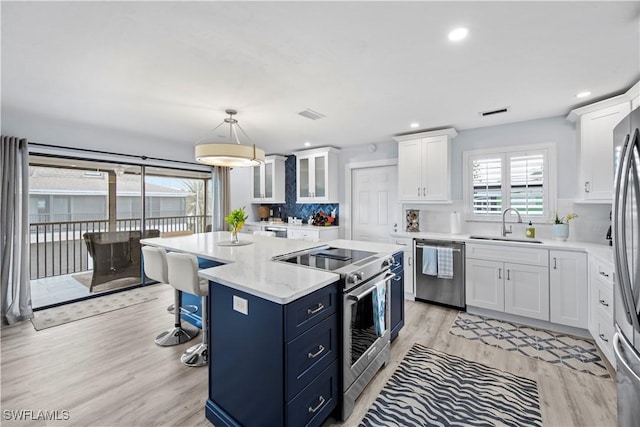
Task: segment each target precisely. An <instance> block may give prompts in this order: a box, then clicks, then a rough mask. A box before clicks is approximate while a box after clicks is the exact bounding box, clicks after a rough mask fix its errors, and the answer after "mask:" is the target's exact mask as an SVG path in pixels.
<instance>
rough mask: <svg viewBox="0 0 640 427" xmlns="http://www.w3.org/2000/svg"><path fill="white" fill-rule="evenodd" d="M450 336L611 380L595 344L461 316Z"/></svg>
mask: <svg viewBox="0 0 640 427" xmlns="http://www.w3.org/2000/svg"><path fill="white" fill-rule="evenodd" d="M449 333H450V334H452V335H457V336H460V337H464V338H467V339H469V340H474V341H480V342H482V343H484V344H487V345H490V346H492V347H499V348H501V349H503V350H507V351H512V352H515V353H519V354H522V355H524V356H527V357H530V358H532V359H537V360H543V361H545V362H547V363H552V364H554V365H557V366H562V367H565V368H569V369H573V370H575V371H579V372H585V373H588V374H591V375H595V376H597V377H600V378H611V376H610V375H609V371H608V370H607V366H606V364H605V362H603V360H602V358H601V357H600V354H599V353H598V349H597V348H596V345H595V343H594V342H593V340H589V339H586V338H579V337H574V336H572V335H567V334H563V333H560V332H554V331H548V330H546V329H538V328H533V327H530V326H524V325H518V324H516V323H510V322H506V321H503V320H497V319H491V318H488V317H483V316H478V315H475V314H470V313H465V312H463V311H461V312H459V313H458V315H457V316H456V319H455V320H454V321H453V324H452V325H451V329H449Z"/></svg>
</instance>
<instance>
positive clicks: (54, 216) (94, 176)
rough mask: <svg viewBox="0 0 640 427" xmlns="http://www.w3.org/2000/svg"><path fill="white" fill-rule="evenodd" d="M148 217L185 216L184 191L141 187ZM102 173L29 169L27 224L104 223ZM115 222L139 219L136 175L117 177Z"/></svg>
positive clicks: (105, 188) (105, 196)
mask: <svg viewBox="0 0 640 427" xmlns="http://www.w3.org/2000/svg"><path fill="white" fill-rule="evenodd" d="M145 192H146V209H147V217H148V218H157V217H168V216H186V215H187V214H188V213H187V197H189V196H192V195H193V193H192V192H190V191H188V190H186V189H179V188H171V187H165V186H161V185H157V184H152V183H149V182H147V183H146V184H145ZM108 194H109V175H108V173H106V172H100V171H86V170H74V169H62V168H46V167H35V166H32V167H31V169H30V177H29V214H30V222H31V223H36V222H63V221H86V220H106V219H108V211H109V205H108V200H109V196H108ZM116 194H117V195H116V211H117V219H132V218H140V217H141V209H142V208H141V204H142V203H141V202H142V200H141V190H140V176H139V175H132V174H124V175H122V176H118V177H117V192H116Z"/></svg>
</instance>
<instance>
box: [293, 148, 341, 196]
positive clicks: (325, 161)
mask: <svg viewBox="0 0 640 427" xmlns="http://www.w3.org/2000/svg"><path fill="white" fill-rule="evenodd" d="M339 152H340V150H339V149H337V148H332V147H323V148H316V149H313V150H305V151H298V152H296V153H294V154H295V155H296V171H297V172H296V175H297V176H296V190H297V191H296V203H338V153H339Z"/></svg>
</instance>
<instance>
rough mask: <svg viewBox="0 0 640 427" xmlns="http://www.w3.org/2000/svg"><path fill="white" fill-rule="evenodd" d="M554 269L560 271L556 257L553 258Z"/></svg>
mask: <svg viewBox="0 0 640 427" xmlns="http://www.w3.org/2000/svg"><path fill="white" fill-rule="evenodd" d="M553 269H554V270H557V269H558V259H557V258H556V257H553Z"/></svg>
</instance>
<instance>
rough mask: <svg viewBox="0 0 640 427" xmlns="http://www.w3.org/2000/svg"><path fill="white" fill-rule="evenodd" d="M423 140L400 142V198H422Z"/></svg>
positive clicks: (410, 199) (409, 199)
mask: <svg viewBox="0 0 640 427" xmlns="http://www.w3.org/2000/svg"><path fill="white" fill-rule="evenodd" d="M423 156H424V155H423V148H422V140H421V139H416V140H411V141H402V142H400V143H399V144H398V164H399V165H401V166H402V167H401V168H400V169H399V170H398V176H399V181H398V182H399V185H398V194H399V197H398V198H399V199H400V200H406V201H412V200H422V199H423V197H424V195H423V193H424V190H425V188H424V186H423V182H422V158H423Z"/></svg>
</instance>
